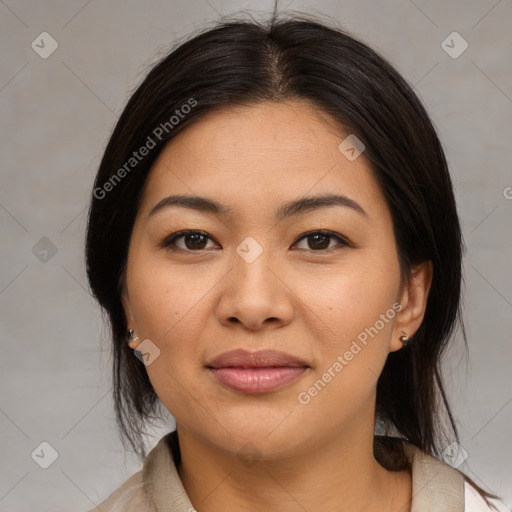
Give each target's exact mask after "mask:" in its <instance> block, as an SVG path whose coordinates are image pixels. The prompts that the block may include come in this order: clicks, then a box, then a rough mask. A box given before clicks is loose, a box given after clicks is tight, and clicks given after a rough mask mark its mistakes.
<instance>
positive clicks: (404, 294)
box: [389, 260, 433, 352]
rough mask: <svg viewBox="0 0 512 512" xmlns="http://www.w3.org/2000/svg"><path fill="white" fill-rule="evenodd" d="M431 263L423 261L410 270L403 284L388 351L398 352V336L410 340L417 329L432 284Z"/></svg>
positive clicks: (400, 346)
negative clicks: (404, 335)
mask: <svg viewBox="0 0 512 512" xmlns="http://www.w3.org/2000/svg"><path fill="white" fill-rule="evenodd" d="M432 277H433V266H432V262H431V261H430V260H429V261H424V262H422V263H419V264H417V265H414V266H413V267H412V268H411V272H410V275H409V280H408V281H407V282H406V283H404V285H403V287H402V290H401V293H400V300H399V302H400V305H401V306H402V308H401V309H400V311H399V313H398V314H397V317H396V321H395V325H394V326H393V334H392V338H391V343H390V345H389V351H390V352H395V351H396V350H400V349H401V348H402V347H403V345H402V342H401V341H400V336H403V333H404V332H405V334H406V335H407V336H408V337H409V338H410V337H412V335H413V334H414V333H415V332H416V331H417V330H418V329H419V327H420V325H421V322H422V321H423V317H424V316H425V310H426V308H427V299H428V293H429V291H430V286H431V284H432Z"/></svg>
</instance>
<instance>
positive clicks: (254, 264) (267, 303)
mask: <svg viewBox="0 0 512 512" xmlns="http://www.w3.org/2000/svg"><path fill="white" fill-rule="evenodd" d="M242 254H243V253H242ZM290 281H291V278H290V275H289V273H288V276H287V273H286V271H285V268H284V265H283V264H278V262H277V261H276V259H275V258H274V257H273V256H272V254H271V252H270V251H269V250H263V251H262V252H261V254H260V255H259V256H258V257H257V258H256V259H254V260H253V261H251V259H244V257H242V256H240V255H239V254H238V253H234V256H233V266H232V269H231V271H230V272H229V273H228V274H227V276H226V277H225V278H224V279H223V281H222V288H221V291H220V293H221V296H220V299H219V301H218V304H217V317H218V319H219V322H221V323H222V324H223V325H225V326H233V324H237V325H238V324H240V325H242V326H243V327H245V328H246V329H248V330H251V331H255V330H259V329H262V328H263V327H264V326H266V325H269V326H271V325H273V326H274V328H278V327H282V326H284V325H287V324H288V323H290V322H291V320H292V318H293V315H294V310H295V308H294V297H295V295H294V292H293V290H292V284H293V283H291V282H290Z"/></svg>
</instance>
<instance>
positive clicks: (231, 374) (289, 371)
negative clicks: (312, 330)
mask: <svg viewBox="0 0 512 512" xmlns="http://www.w3.org/2000/svg"><path fill="white" fill-rule="evenodd" d="M306 369H307V368H305V367H304V366H280V367H269V368H210V371H211V372H212V373H213V375H215V377H217V379H218V380H219V381H220V382H221V383H222V384H224V385H225V386H227V387H228V388H231V389H234V390H235V391H241V392H242V393H251V394H258V393H268V392H270V391H275V390H276V389H279V388H282V387H283V386H286V385H287V384H290V383H291V382H293V381H295V380H297V379H298V378H299V377H300V376H301V375H302V374H303V373H304V372H305V371H306Z"/></svg>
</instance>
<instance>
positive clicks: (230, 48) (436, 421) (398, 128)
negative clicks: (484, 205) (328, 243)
mask: <svg viewBox="0 0 512 512" xmlns="http://www.w3.org/2000/svg"><path fill="white" fill-rule="evenodd" d="M290 99H302V100H307V101H308V102H310V103H311V104H313V105H315V106H316V107H318V109H319V110H321V111H323V112H325V113H327V114H328V115H329V116H331V117H332V118H333V119H334V120H336V121H337V122H338V123H339V125H340V127H348V128H349V131H350V133H353V134H355V135H356V136H357V137H358V138H359V139H360V140H361V141H363V143H364V144H365V152H364V154H365V156H366V158H368V160H369V161H370V162H371V165H372V168H373V170H374V173H375V176H376V179H377V181H378V183H379V185H380V188H381V191H382V193H383V195H384V197H385V199H386V202H387V204H388V206H389V208H390V211H391V215H392V219H393V227H394V233H395V237H396V243H397V249H398V254H399V261H400V267H401V270H402V277H403V279H405V280H407V278H408V275H409V271H410V268H411V265H412V264H414V263H419V262H423V261H427V260H430V261H432V264H433V282H432V285H431V289H430V293H429V297H428V302H427V307H426V312H425V317H424V320H423V322H422V324H421V326H420V328H419V329H418V331H417V332H416V333H415V334H414V336H413V338H412V340H411V341H410V343H409V344H408V346H407V347H406V348H404V349H402V350H398V351H396V352H392V353H390V354H389V355H388V358H387V361H386V363H385V366H384V369H383V371H382V374H381V375H380V377H379V380H378V384H377V405H376V417H377V420H378V422H379V425H381V426H382V427H383V429H384V432H383V433H386V432H395V433H397V434H398V435H399V436H401V437H403V438H405V439H407V440H408V441H409V442H410V443H412V444H414V445H415V446H417V447H419V448H420V449H421V450H423V451H424V452H426V453H427V454H429V455H432V456H437V457H439V456H441V455H442V452H443V450H444V449H445V448H446V447H447V446H448V445H449V444H450V443H452V442H453V441H458V433H457V428H456V425H455V423H454V420H453V417H452V414H451V411H450V407H449V404H448V401H447V397H446V394H445V391H444V387H443V382H442V377H441V372H440V364H441V356H442V354H443V352H444V351H445V348H446V346H447V343H448V342H449V340H450V339H451V338H452V335H453V333H454V330H455V328H456V326H457V324H459V326H460V327H461V329H462V333H463V337H464V342H465V344H466V348H467V341H466V336H465V332H464V326H463V323H462V317H461V306H460V298H461V284H462V252H463V240H462V234H461V227H460V224H459V219H458V215H457V209H456V203H455V198H454V194H453V189H452V182H451V179H450V174H449V170H448V165H447V162H446V159H445V155H444V152H443V149H442V147H441V144H440V141H439V139H438V136H437V134H436V130H435V128H434V126H433V125H432V122H431V121H430V119H429V116H428V115H427V112H426V111H425V109H424V107H423V106H422V104H421V102H420V101H419V99H418V97H417V96H416V94H415V93H414V92H413V90H412V88H411V87H410V86H409V85H408V84H407V83H406V81H405V80H404V79H403V78H402V77H401V76H400V74H399V73H398V72H397V71H396V70H395V69H394V68H393V67H392V66H391V65H390V64H389V63H388V61H387V60H386V59H385V58H383V57H382V56H380V55H379V54H378V53H377V52H375V51H374V50H372V49H370V48H369V47H368V46H367V45H365V44H364V43H362V42H360V41H359V40H357V39H356V38H354V37H353V36H352V35H349V34H348V33H346V32H345V31H343V30H341V29H340V28H338V27H333V26H332V27H330V26H328V24H326V23H321V22H319V21H316V20H313V19H312V18H311V17H308V18H305V17H304V16H294V17H291V19H280V20H278V19H277V18H276V17H274V18H273V19H272V20H271V21H270V22H268V23H267V24H265V23H259V22H255V21H243V20H242V21H241V20H236V21H225V20H224V21H223V22H220V23H218V24H217V25H216V26H215V27H213V28H210V29H208V30H205V31H203V32H201V33H199V34H196V35H194V36H193V37H189V38H188V39H187V40H186V41H184V42H180V44H179V45H178V46H176V47H174V48H173V49H172V51H170V52H169V53H167V54H166V55H165V56H164V58H162V59H161V60H160V61H159V62H158V63H157V64H156V65H154V66H152V68H151V70H150V71H149V73H148V74H147V76H146V77H145V79H144V80H143V82H142V83H141V84H140V86H139V87H138V88H137V89H136V90H135V92H134V93H133V95H132V96H131V98H130V99H129V101H128V103H127V105H126V107H125V109H124V111H123V112H122V114H121V116H120V118H119V121H118V122H117V125H116V126H115V129H114V131H113V133H112V135H111V137H110V140H109V142H108V145H107V147H106V150H105V153H104V155H103V158H102V160H101V164H100V167H99V170H98V173H97V176H96V181H95V184H94V190H93V194H92V197H91V204H90V210H89V221H88V227H87V239H86V260H87V273H88V279H89V283H90V286H91V289H92V292H93V293H94V295H95V297H96V298H97V300H98V301H99V303H100V304H101V306H102V308H103V309H104V311H105V312H106V313H107V314H108V318H109V321H110V326H111V338H112V342H113V353H114V364H113V379H114V381H113V390H114V391H113V392H114V398H115V410H116V417H117V421H118V425H119V428H120V431H121V434H122V439H123V442H125V447H126V446H128V444H126V441H127V442H128V443H129V444H130V446H131V447H132V448H133V449H134V450H135V452H136V453H138V454H139V455H140V456H141V458H144V457H145V451H144V447H143V440H142V435H141V434H142V432H143V431H144V426H145V423H146V421H148V420H149V419H150V418H156V417H158V409H159V408H160V406H161V404H159V400H158V397H157V396H156V393H155V391H154V389H153V387H152V385H151V382H150V381H149V378H148V375H147V372H146V369H145V367H144V365H143V364H142V363H141V362H140V361H139V359H137V358H136V357H134V356H133V351H132V350H131V349H130V348H129V347H128V345H127V343H126V331H127V325H126V319H125V315H124V311H123V307H122V303H121V298H120V293H121V289H122V286H123V275H124V274H123V273H124V270H125V266H126V258H127V252H128V245H129V241H130V236H131V231H132V227H133V224H134V220H135V217H136V214H137V210H138V206H139V202H140V199H141V191H142V189H143V186H144V184H145V181H146V179H147V176H148V173H149V171H150V169H151V167H152V164H153V163H154V161H155V159H156V158H157V156H158V155H159V153H160V151H161V150H162V148H163V147H164V146H165V145H166V144H167V143H168V142H169V141H171V140H172V139H173V138H174V137H175V136H176V135H177V134H178V133H180V132H181V131H182V130H185V129H186V128H187V127H188V126H190V125H191V124H192V123H194V122H197V121H199V120H200V119H201V118H202V116H204V115H205V114H206V113H208V112H211V111H213V110H214V109H218V108H220V107H223V106H232V105H254V104H256V103H259V102H268V101H270V102H280V101H285V100H290ZM184 105H188V106H189V107H190V108H183V106H184ZM177 110H178V112H177ZM173 116H174V119H173ZM178 118H179V119H178ZM159 127H160V128H159ZM158 128H159V129H158ZM157 135H158V136H157ZM150 140H151V146H152V147H151V148H150V150H149V152H147V154H146V156H144V157H143V158H141V159H140V160H139V159H137V161H134V160H133V161H132V160H130V159H131V158H134V157H133V155H134V152H138V150H139V149H140V148H142V147H143V146H146V147H148V146H149V145H150ZM139 156H140V155H139ZM132 164H133V165H132ZM121 169H124V172H123V171H121ZM375 453H376V456H378V453H380V451H379V450H378V449H376V450H375ZM466 478H467V479H468V480H469V481H470V482H471V483H472V484H473V485H474V486H475V487H476V488H477V489H479V491H480V492H481V493H482V495H487V496H491V497H495V496H494V495H491V494H489V493H486V492H485V491H483V490H482V489H480V488H479V487H478V486H477V485H476V484H474V482H472V481H471V480H470V479H469V478H468V477H466Z"/></svg>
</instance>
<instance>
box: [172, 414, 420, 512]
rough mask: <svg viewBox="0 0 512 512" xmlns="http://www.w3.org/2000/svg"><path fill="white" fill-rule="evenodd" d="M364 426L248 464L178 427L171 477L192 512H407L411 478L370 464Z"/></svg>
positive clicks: (369, 435)
mask: <svg viewBox="0 0 512 512" xmlns="http://www.w3.org/2000/svg"><path fill="white" fill-rule="evenodd" d="M371 426H372V428H371V429H366V430H364V429H359V430H358V429H355V428H354V429H352V432H343V433H340V434H339V435H337V436H334V437H333V438H332V439H330V440H329V442H321V441H319V440H315V441H312V442H311V443H310V445H309V446H307V447H303V448H301V449H300V450H299V449H298V450H296V451H295V452H294V454H293V455H290V456H288V457H281V458H279V459H268V458H265V457H262V458H260V459H258V458H256V459H254V460H252V461H250V460H248V459H244V460H242V459H241V458H240V457H239V456H237V454H233V453H231V452H227V451H225V450H222V449H220V448H219V447H218V446H216V445H214V444H212V443H210V442H208V441H205V440H204V439H201V438H199V437H197V436H196V435H194V434H193V433H192V432H191V431H189V430H187V429H184V428H182V427H181V426H180V425H179V424H178V435H179V440H180V450H181V456H182V460H181V464H180V465H179V467H178V473H179V475H180V478H181V480H182V483H183V486H184V488H185V491H186V492H187V494H188V496H189V498H190V500H191V502H192V504H193V505H194V508H195V509H196V510H197V511H198V512H220V511H223V512H224V511H225V510H240V511H246V512H252V511H261V510H275V509H276V504H279V511H280V512H289V511H290V512H291V511H294V512H296V511H297V510H315V511H318V512H324V511H325V512H327V511H332V510H337V511H340V512H355V511H365V512H373V511H377V510H378V511H379V512H383V511H386V510H388V509H389V510H395V511H400V512H406V511H409V510H410V496H411V494H412V491H411V475H410V473H409V472H408V471H399V472H390V471H387V470H386V469H385V468H383V467H382V466H380V464H379V463H378V462H377V461H376V460H375V458H374V456H373V436H374V431H373V424H372V425H371ZM349 430H350V429H349Z"/></svg>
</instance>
